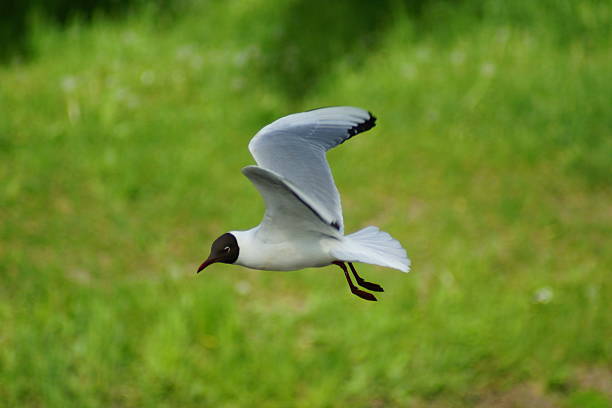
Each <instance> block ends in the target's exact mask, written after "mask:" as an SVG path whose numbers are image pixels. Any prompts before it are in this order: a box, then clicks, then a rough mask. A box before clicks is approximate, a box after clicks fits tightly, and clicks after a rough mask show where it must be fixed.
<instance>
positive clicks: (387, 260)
mask: <svg viewBox="0 0 612 408" xmlns="http://www.w3.org/2000/svg"><path fill="white" fill-rule="evenodd" d="M331 253H332V255H333V256H334V257H336V258H337V259H338V260H340V261H345V262H363V263H369V264H374V265H380V266H386V267H388V268H393V269H398V270H400V271H402V272H408V271H409V270H410V259H408V256H407V254H406V250H405V249H404V248H403V247H402V245H401V244H400V243H399V241H398V240H396V239H395V238H393V237H392V236H391V235H389V234H388V233H386V232H384V231H381V230H380V229H378V228H377V227H372V226H370V227H366V228H364V229H362V230H359V231H357V232H355V233H352V234H350V235H347V236H345V237H344V240H343V241H342V244H341V245H338V247H337V248H334V249H332V251H331Z"/></svg>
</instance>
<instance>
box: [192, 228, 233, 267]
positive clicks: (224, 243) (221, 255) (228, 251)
mask: <svg viewBox="0 0 612 408" xmlns="http://www.w3.org/2000/svg"><path fill="white" fill-rule="evenodd" d="M239 252H240V248H238V241H237V240H236V237H235V236H234V235H233V234H231V233H229V232H227V233H225V234H223V235H221V236H220V237H219V238H217V239H216V240H215V242H213V244H212V246H211V247H210V255H208V258H207V259H206V260H205V261H204V262H202V265H200V267H199V268H198V272H200V271H201V270H202V269H204V268H206V267H207V266H208V265H210V264H214V263H217V262H222V263H227V264H232V263H234V262H236V259H238V253H239Z"/></svg>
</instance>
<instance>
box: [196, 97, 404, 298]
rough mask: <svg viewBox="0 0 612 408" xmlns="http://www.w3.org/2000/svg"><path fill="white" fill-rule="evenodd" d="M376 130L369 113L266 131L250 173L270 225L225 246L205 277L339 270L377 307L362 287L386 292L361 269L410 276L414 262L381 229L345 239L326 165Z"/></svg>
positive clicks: (326, 113)
mask: <svg viewBox="0 0 612 408" xmlns="http://www.w3.org/2000/svg"><path fill="white" fill-rule="evenodd" d="M375 124H376V118H375V117H374V116H373V115H372V114H371V113H370V112H368V111H366V110H364V109H360V108H355V107H351V106H336V107H328V108H320V109H314V110H311V111H307V112H301V113H295V114H292V115H288V116H285V117H283V118H280V119H278V120H276V121H274V122H272V123H271V124H269V125H267V126H265V127H264V128H263V129H261V130H260V131H259V132H258V133H257V134H256V135H255V136H254V137H253V138H252V139H251V141H250V143H249V150H250V152H251V154H252V155H253V158H254V159H255V161H256V162H257V166H247V167H245V168H243V169H242V173H243V174H244V175H245V176H246V177H247V178H248V179H249V180H251V182H252V183H253V184H254V185H255V188H257V190H259V193H260V194H261V196H262V197H263V199H264V201H265V205H266V210H265V213H264V216H263V220H262V221H261V223H260V224H259V225H258V226H256V227H254V228H252V229H250V230H247V231H230V232H227V233H225V234H223V235H221V236H220V237H219V238H217V239H216V240H215V241H214V242H213V244H212V247H211V250H210V255H209V256H208V258H207V259H206V260H205V261H204V262H203V263H202V265H200V267H199V268H198V272H200V271H202V270H203V269H204V268H206V267H207V266H209V265H211V264H213V263H216V262H222V263H226V264H235V265H242V266H246V267H248V268H252V269H260V270H273V271H292V270H298V269H303V268H311V267H323V266H328V265H332V264H334V265H337V266H339V267H340V268H341V269H342V271H343V272H344V276H345V277H346V281H347V282H348V285H349V288H350V290H351V292H352V293H353V294H355V295H357V296H359V297H360V298H362V299H365V300H372V301H375V300H377V299H376V297H375V296H374V294H372V293H370V292H367V291H365V290H363V289H360V288H359V287H358V286H360V287H361V288H364V289H368V290H370V291H372V292H383V288H382V287H381V286H380V285H378V284H376V283H372V282H368V281H366V280H364V279H363V278H362V277H361V276H359V274H358V273H357V271H356V270H355V266H354V265H353V263H354V262H363V263H368V264H374V265H380V266H384V267H389V268H394V269H398V270H400V271H402V272H408V271H409V269H410V260H409V259H408V257H407V255H406V250H405V249H404V248H403V247H402V245H401V244H400V243H399V242H398V241H397V240H396V239H394V238H393V237H391V235H389V234H388V233H386V232H384V231H381V230H380V229H378V228H377V227H373V226H369V227H366V228H364V229H362V230H359V231H357V232H354V233H352V234H349V235H344V221H343V218H342V206H341V204H340V194H339V193H338V189H337V188H336V185H335V183H334V179H333V176H332V173H331V170H330V168H329V164H328V163H327V159H326V152H327V151H328V150H329V149H331V148H333V147H336V146H338V145H339V144H341V143H343V142H345V141H347V140H348V139H350V138H352V137H353V136H355V135H357V134H359V133H362V132H365V131H367V130H370V129H371V128H373V127H374V126H375ZM346 264H348V267H349V268H350V270H351V273H352V274H353V276H354V278H355V281H356V283H357V285H358V286H357V285H355V284H354V283H353V281H352V280H351V277H350V275H349V272H348V269H347V266H346Z"/></svg>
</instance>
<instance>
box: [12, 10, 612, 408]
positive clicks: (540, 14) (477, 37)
mask: <svg viewBox="0 0 612 408" xmlns="http://www.w3.org/2000/svg"><path fill="white" fill-rule="evenodd" d="M548 3H551V2H541V3H540V4H539V5H538V3H532V2H524V3H522V2H512V3H508V4H507V5H506V3H505V2H498V1H495V0H489V1H486V2H482V3H478V4H476V2H468V1H465V2H462V3H461V4H460V6H451V5H450V4H447V3H445V2H441V1H435V2H431V3H424V5H423V6H422V7H418V8H416V9H415V8H413V7H407V6H406V7H402V3H401V2H383V3H381V4H384V7H383V8H382V11H377V13H379V14H375V15H372V16H373V18H372V19H371V20H370V19H368V18H367V17H368V16H369V15H370V14H367V13H373V12H374V11H373V10H371V7H370V8H367V7H366V9H365V10H361V11H360V10H359V8H357V9H353V8H351V7H344V6H342V5H343V4H346V3H343V2H339V4H340V6H338V7H335V8H334V7H332V8H330V9H325V8H324V7H317V6H320V5H321V4H319V2H318V1H315V2H313V3H312V4H314V5H310V3H305V2H299V1H286V2H280V3H277V2H267V1H264V0H257V1H252V2H239V1H230V2H224V3H218V4H204V5H193V6H189V7H191V8H188V9H187V11H188V12H186V13H185V14H184V15H181V16H179V17H177V18H175V19H162V18H160V17H159V14H157V13H155V12H154V11H146V10H145V11H141V12H134V13H132V14H130V15H129V16H128V17H126V18H125V19H122V20H120V21H114V22H113V21H109V20H106V19H104V18H98V19H95V20H94V21H93V22H92V23H91V24H87V25H86V24H83V23H79V22H78V21H75V22H74V23H72V24H71V25H69V26H68V27H67V28H66V29H63V30H60V29H58V28H55V27H52V26H51V25H49V24H47V23H45V22H44V21H40V20H36V19H35V20H33V22H32V24H33V29H34V31H33V34H32V49H33V50H34V55H35V57H34V58H32V59H31V60H28V61H22V62H15V63H11V64H8V65H5V66H3V67H0V181H1V182H0V278H1V281H2V284H1V285H0V323H1V327H0V406H9V407H13V406H27V407H35V406H45V407H66V406H75V407H107V406H119V407H142V406H151V407H164V406H167V407H177V406H180V407H190V406H194V407H195V406H211V407H240V406H264V407H286V406H296V407H313V406H321V407H323V406H332V407H346V406H360V407H361V406H363V407H369V406H372V407H381V406H384V407H393V406H397V407H405V406H416V407H421V406H422V407H424V406H434V407H472V406H478V404H480V406H504V405H502V403H491V401H505V403H506V404H507V406H513V405H511V404H512V403H514V404H517V402H516V401H525V400H532V401H536V402H533V404H534V405H533V406H545V405H544V403H553V404H556V405H555V406H561V407H578V406H580V407H603V406H610V404H611V403H612V402H611V401H612V399H611V398H612V397H611V395H610V392H611V391H610V388H611V386H610V382H611V381H612V380H611V377H612V375H611V374H610V370H611V368H612V356H611V354H612V347H611V345H612V343H610V338H612V330H611V327H612V321H611V320H612V319H611V317H612V315H611V314H610V310H611V306H612V305H611V303H610V298H611V297H610V293H611V290H612V288H611V279H610V271H611V270H612V252H611V251H610V249H609V248H610V246H611V244H612V242H611V239H610V237H611V233H612V206H611V204H610V203H612V189H611V188H610V185H611V184H610V183H611V181H612V177H611V166H610V157H612V114H611V113H610V101H612V54H611V53H610V49H611V48H612V36H611V31H610V27H611V26H612V25H611V24H610V22H611V19H610V17H611V15H612V7H611V6H610V4H609V3H607V2H600V1H595V0H593V1H587V0H582V1H575V2H569V1H568V2H560V3H559V5H558V6H557V7H553V6H552V5H551V4H548ZM555 3H556V2H555ZM551 10H554V12H553V11H551ZM348 12H352V13H355V16H350V15H349V16H347V20H348V21H346V22H345V23H346V24H348V23H349V22H350V21H359V22H362V23H363V26H362V27H363V28H362V29H361V30H360V26H355V27H353V28H352V29H351V28H350V25H349V26H348V28H334V29H332V31H331V33H332V34H333V35H331V37H328V36H327V35H326V31H325V29H324V28H325V27H317V21H319V14H321V19H322V20H321V21H336V19H335V18H334V17H338V16H341V15H343V14H344V13H348ZM330 13H331V14H330ZM334 13H336V14H334ZM360 13H361V14H360ZM363 13H366V14H363ZM351 17H354V19H353V18H351ZM301 21H303V22H305V23H304V30H305V32H306V33H307V34H308V35H305V34H303V33H302V31H300V30H296V28H295V24H300V22H301ZM368 21H371V24H369V23H368ZM300 33H302V34H300ZM337 104H351V105H356V106H362V107H365V108H367V109H369V110H371V111H372V112H374V113H375V114H376V115H377V116H378V118H379V122H378V123H379V124H378V126H377V127H376V128H375V129H374V130H373V131H371V132H368V133H366V134H363V135H360V136H358V137H356V138H354V139H352V140H351V141H350V142H349V143H346V144H344V145H342V146H341V148H339V149H337V150H334V151H332V152H330V154H329V159H330V162H331V164H332V167H333V170H334V174H335V177H336V181H337V184H338V186H339V188H340V191H341V193H342V198H343V206H344V212H345V223H346V229H347V231H349V232H350V231H354V230H356V229H358V228H361V227H364V226H366V225H370V224H373V225H378V226H380V227H381V228H383V229H385V230H386V231H389V232H390V233H391V234H393V235H394V236H395V237H397V238H398V239H399V240H400V241H401V242H402V243H403V244H404V246H405V247H406V248H407V249H408V252H409V254H410V257H411V259H412V262H413V268H412V269H413V270H412V272H411V273H410V274H408V275H405V274H401V273H399V272H395V271H391V270H384V269H382V268H378V267H374V266H369V265H360V267H359V270H360V271H361V272H362V274H363V275H364V276H367V277H368V278H369V279H371V280H372V281H375V282H380V283H381V284H382V285H383V286H384V287H385V289H386V292H385V293H384V294H382V295H381V296H380V301H379V302H378V303H376V304H372V303H367V302H364V301H362V300H360V299H358V298H356V297H355V296H352V295H350V293H349V292H348V289H347V287H346V283H345V281H344V278H343V277H342V274H341V272H340V271H339V270H336V269H337V268H332V267H328V268H324V269H313V270H306V271H298V272H292V273H274V272H259V271H250V270H246V269H243V268H240V267H231V266H224V265H216V266H215V267H213V268H211V269H210V271H208V272H206V273H204V274H200V275H195V273H194V272H195V269H196V267H197V265H199V263H200V262H201V261H202V260H203V259H204V258H205V257H206V256H207V254H208V250H209V245H210V243H211V242H212V240H213V239H214V238H216V237H217V236H218V235H220V234H221V233H223V232H226V231H228V230H233V229H247V228H250V227H252V226H254V225H256V224H257V223H258V222H259V221H260V217H261V214H262V211H263V204H262V202H261V199H260V198H259V196H258V194H257V192H256V190H255V189H254V188H253V187H252V186H251V185H250V183H249V182H248V180H247V179H246V178H245V177H243V176H242V174H241V173H240V168H241V167H243V166H245V165H248V164H251V163H252V158H251V157H250V156H249V153H248V150H247V143H248V141H249V139H250V138H251V137H252V135H253V134H255V132H256V131H257V130H258V129H259V128H260V127H261V126H263V125H265V124H266V123H268V122H269V121H271V120H273V119H275V118H277V117H280V116H282V115H284V114H288V113H291V112H295V111H299V110H302V109H310V108H313V107H317V106H323V105H337ZM594 373H595V374H596V375H595V374H594ZM595 377H597V378H599V380H598V381H595V380H593V378H595ZM602 384H603V386H602ZM606 384H607V385H606ZM534 390H536V391H534ZM530 393H535V394H533V395H536V397H537V398H540V400H539V401H540V404H539V405H538V402H537V401H538V400H537V399H536V398H535V397H534V396H533V395H532V394H530ZM523 394H524V395H523ZM525 395H526V396H527V397H529V398H527V397H526V396H525ZM532 397H533V398H532ZM521 398H522V399H521ZM508 401H509V402H508ZM542 401H543V402H542ZM518 404H520V402H519V403H518Z"/></svg>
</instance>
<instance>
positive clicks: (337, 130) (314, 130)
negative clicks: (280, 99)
mask: <svg viewBox="0 0 612 408" xmlns="http://www.w3.org/2000/svg"><path fill="white" fill-rule="evenodd" d="M375 123H376V118H375V117H374V116H373V115H372V114H371V113H370V112H368V111H366V110H363V109H360V108H354V107H350V106H336V107H330V108H321V109H315V110H311V111H307V112H302V113H295V114H293V115H289V116H285V117H283V118H280V119H278V120H277V121H275V122H272V123H271V124H269V125H268V126H266V127H264V128H263V129H261V130H260V131H259V132H258V133H257V134H256V135H255V136H254V137H253V139H251V142H250V143H249V150H250V151H251V154H252V155H253V157H254V158H255V161H256V162H257V164H258V165H259V166H260V167H263V168H265V169H268V170H272V171H273V172H275V173H277V174H279V175H280V176H282V177H283V178H284V179H286V180H288V181H289V182H290V183H291V184H292V185H293V186H295V187H297V188H298V189H299V190H300V191H301V192H302V193H303V194H304V196H305V197H307V198H308V202H309V203H310V204H311V205H312V206H313V207H316V209H317V210H316V211H317V213H318V214H319V216H320V217H321V218H322V219H323V220H324V221H325V222H326V223H328V224H329V225H331V226H333V227H334V228H335V229H336V230H338V231H340V232H341V233H343V232H344V223H343V220H342V207H341V204H340V194H339V193H338V189H337V188H336V185H335V184H334V179H333V177H332V174H331V170H330V168H329V165H328V164H327V160H326V157H325V152H327V151H328V150H329V149H331V148H333V147H335V146H337V145H339V144H341V143H342V142H344V141H345V140H347V139H350V138H351V137H353V136H355V135H356V134H358V133H361V132H365V131H366V130H369V129H371V128H373V127H374V126H375Z"/></svg>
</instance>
